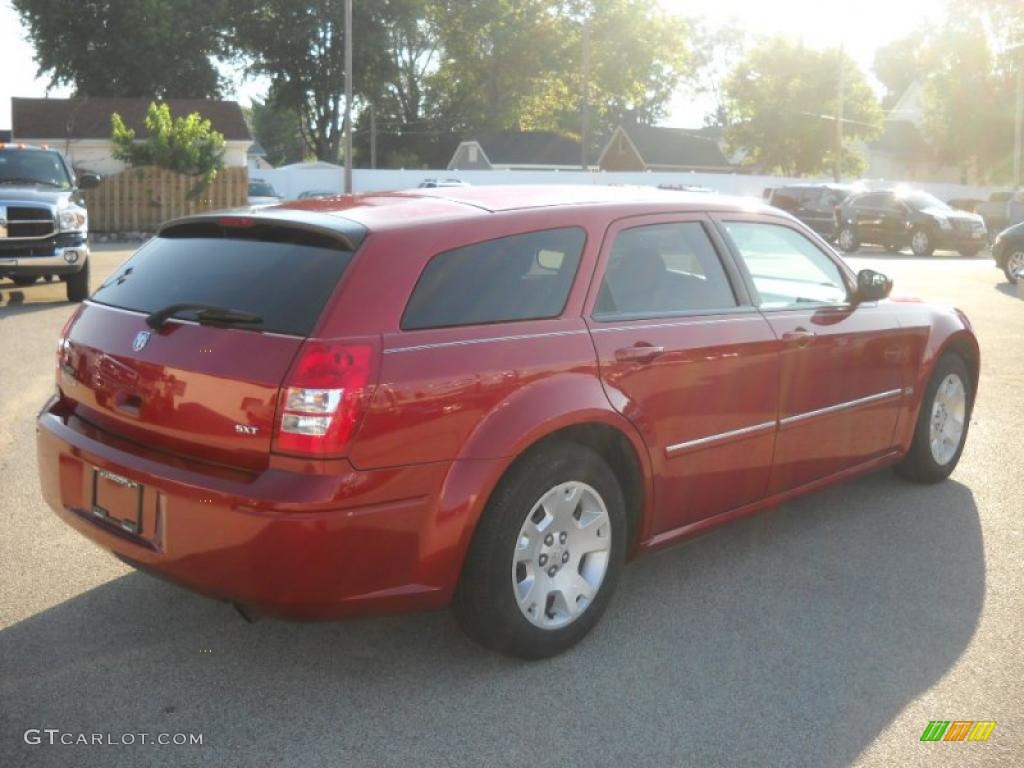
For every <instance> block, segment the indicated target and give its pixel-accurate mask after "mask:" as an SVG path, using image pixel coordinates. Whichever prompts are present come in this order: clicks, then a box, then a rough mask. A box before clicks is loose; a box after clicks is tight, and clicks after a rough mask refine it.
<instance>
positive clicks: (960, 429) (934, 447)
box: [928, 373, 967, 466]
mask: <svg viewBox="0 0 1024 768" xmlns="http://www.w3.org/2000/svg"><path fill="white" fill-rule="evenodd" d="M966 418H967V389H966V388H965V387H964V383H963V381H962V380H961V379H960V377H959V376H958V375H957V374H955V373H951V374H949V375H948V376H946V378H944V379H943V380H942V382H941V383H940V384H939V388H938V389H937V390H935V400H934V401H933V402H932V418H931V426H930V429H929V432H928V443H929V445H930V446H931V451H932V458H933V459H935V463H936V464H939V465H940V466H945V465H946V464H949V462H951V461H952V460H953V457H954V456H956V452H957V451H958V450H959V448H960V440H961V439H962V438H963V435H964V427H965V423H964V422H965V420H966Z"/></svg>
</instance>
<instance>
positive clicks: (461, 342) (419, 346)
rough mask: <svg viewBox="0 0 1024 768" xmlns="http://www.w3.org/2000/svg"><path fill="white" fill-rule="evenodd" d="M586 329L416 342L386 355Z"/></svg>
mask: <svg viewBox="0 0 1024 768" xmlns="http://www.w3.org/2000/svg"><path fill="white" fill-rule="evenodd" d="M585 333H586V330H583V329H581V330H578V331H549V332H548V333H523V334H517V335H515V336H489V337H487V338H484V339H460V340H459V341H438V342H434V343H432V344H416V345H415V346H411V347H392V348H391V349H385V350H384V354H385V355H397V354H399V353H400V352H420V351H422V350H425V349H444V348H447V347H467V346H470V345H472V344H490V343H492V342H497V341H529V340H530V339H546V338H551V337H555V336H580V335H582V334H585Z"/></svg>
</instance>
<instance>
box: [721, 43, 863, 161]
mask: <svg viewBox="0 0 1024 768" xmlns="http://www.w3.org/2000/svg"><path fill="white" fill-rule="evenodd" d="M841 61H842V67H843V78H844V82H845V86H844V94H845V97H844V109H843V116H844V123H843V134H844V140H845V144H844V147H843V155H842V157H843V172H844V173H845V174H850V175H857V174H859V173H861V172H862V171H863V168H864V159H863V157H862V156H861V155H860V153H859V152H857V151H856V149H855V148H854V144H855V142H859V141H866V140H870V139H872V138H874V137H875V136H876V135H878V132H879V130H880V128H881V121H882V113H881V109H880V108H879V105H878V100H877V99H876V98H875V95H874V92H873V91H872V90H871V87H870V86H869V85H868V83H867V80H866V79H865V77H864V75H863V73H862V72H861V71H860V69H859V68H858V67H857V65H856V63H855V62H854V61H853V60H852V59H851V58H850V57H849V56H843V57H842V60H841ZM839 66H840V57H839V53H838V52H837V51H835V50H830V51H819V50H814V49H811V48H807V47H806V46H804V45H802V44H799V43H794V42H791V41H789V40H786V39H783V38H773V39H770V40H767V41H765V42H763V43H761V44H760V45H758V46H757V47H756V48H754V49H753V50H752V51H751V52H750V53H749V54H748V55H747V56H746V58H745V59H744V60H743V61H742V62H741V63H740V65H739V66H738V67H737V68H736V70H735V71H734V72H733V73H732V75H731V77H730V78H729V80H728V82H727V84H726V98H727V108H728V110H729V113H730V114H731V115H732V117H733V123H732V125H731V126H730V127H729V129H728V130H727V132H726V138H727V141H728V143H729V144H730V146H731V148H732V149H733V150H742V151H745V152H746V153H747V162H748V163H749V164H752V165H757V166H760V167H761V168H762V169H763V170H765V171H767V172H773V173H774V172H781V173H785V174H787V175H790V176H802V175H808V174H820V173H823V172H825V171H827V170H829V169H831V167H832V165H833V159H834V153H835V149H834V147H835V114H836V107H837V100H838V92H839V89H838V81H839Z"/></svg>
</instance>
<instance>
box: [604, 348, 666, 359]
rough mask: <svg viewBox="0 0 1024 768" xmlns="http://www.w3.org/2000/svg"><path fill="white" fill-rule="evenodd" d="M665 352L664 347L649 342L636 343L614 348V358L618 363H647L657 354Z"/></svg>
mask: <svg viewBox="0 0 1024 768" xmlns="http://www.w3.org/2000/svg"><path fill="white" fill-rule="evenodd" d="M663 354H665V348H664V347H655V346H653V345H651V344H636V345H634V346H632V347H623V348H622V349H616V350H615V359H616V360H618V361H619V362H620V363H649V362H651V361H652V360H654V358H656V357H658V356H659V355H663Z"/></svg>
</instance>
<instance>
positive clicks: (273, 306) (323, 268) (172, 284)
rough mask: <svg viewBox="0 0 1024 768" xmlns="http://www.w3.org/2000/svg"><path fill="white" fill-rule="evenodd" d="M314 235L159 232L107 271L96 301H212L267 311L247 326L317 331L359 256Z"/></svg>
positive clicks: (140, 306) (133, 306) (135, 306)
mask: <svg viewBox="0 0 1024 768" xmlns="http://www.w3.org/2000/svg"><path fill="white" fill-rule="evenodd" d="M313 242H314V243H315V244H312V245H311V244H306V243H305V242H302V241H300V242H287V241H285V242H281V241H278V242H273V241H265V240H258V239H248V238H246V239H234V238H231V237H207V236H198V237H180V236H172V237H164V236H161V237H155V238H153V239H152V240H150V241H149V242H148V243H146V244H145V245H143V246H142V248H140V249H139V250H138V251H137V252H136V253H135V255H134V256H132V257H131V258H130V259H129V260H128V261H126V262H125V263H124V264H122V265H121V266H120V267H119V268H118V269H117V270H116V271H115V272H114V273H113V274H112V275H111V276H110V277H109V278H107V280H106V281H105V282H104V283H103V284H102V285H101V286H100V287H99V288H98V289H97V291H96V293H95V294H93V296H92V301H94V302H96V303H98V304H105V305H108V306H112V307H119V308H121V309H129V310H136V311H139V312H146V313H147V314H148V313H151V312H155V311H157V310H158V309H161V308H163V307H167V306H170V305H171V304H180V303H185V302H196V303H200V304H210V305H213V306H216V307H222V308H225V309H237V310H242V311H244V312H252V313H254V314H257V315H259V316H260V317H261V318H263V321H262V323H259V324H256V325H252V326H239V327H240V328H241V327H244V328H251V329H253V330H257V331H273V332H276V333H283V334H288V335H293V336H309V335H310V333H312V331H313V327H314V326H315V325H316V322H317V319H318V318H319V317H320V315H321V313H322V312H323V309H324V305H325V304H326V303H327V300H328V298H329V297H330V295H331V292H332V291H333V290H334V288H335V286H336V285H337V284H338V281H339V280H340V279H341V277H342V275H343V274H344V273H345V269H346V268H347V267H348V265H349V262H351V261H352V255H353V251H351V250H346V249H343V248H342V247H340V243H332V242H330V241H329V240H327V239H326V238H324V239H322V241H317V240H314V241H313ZM176 317H181V318H184V319H189V318H190V317H191V315H190V314H189V313H188V312H183V313H181V314H180V315H176Z"/></svg>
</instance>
